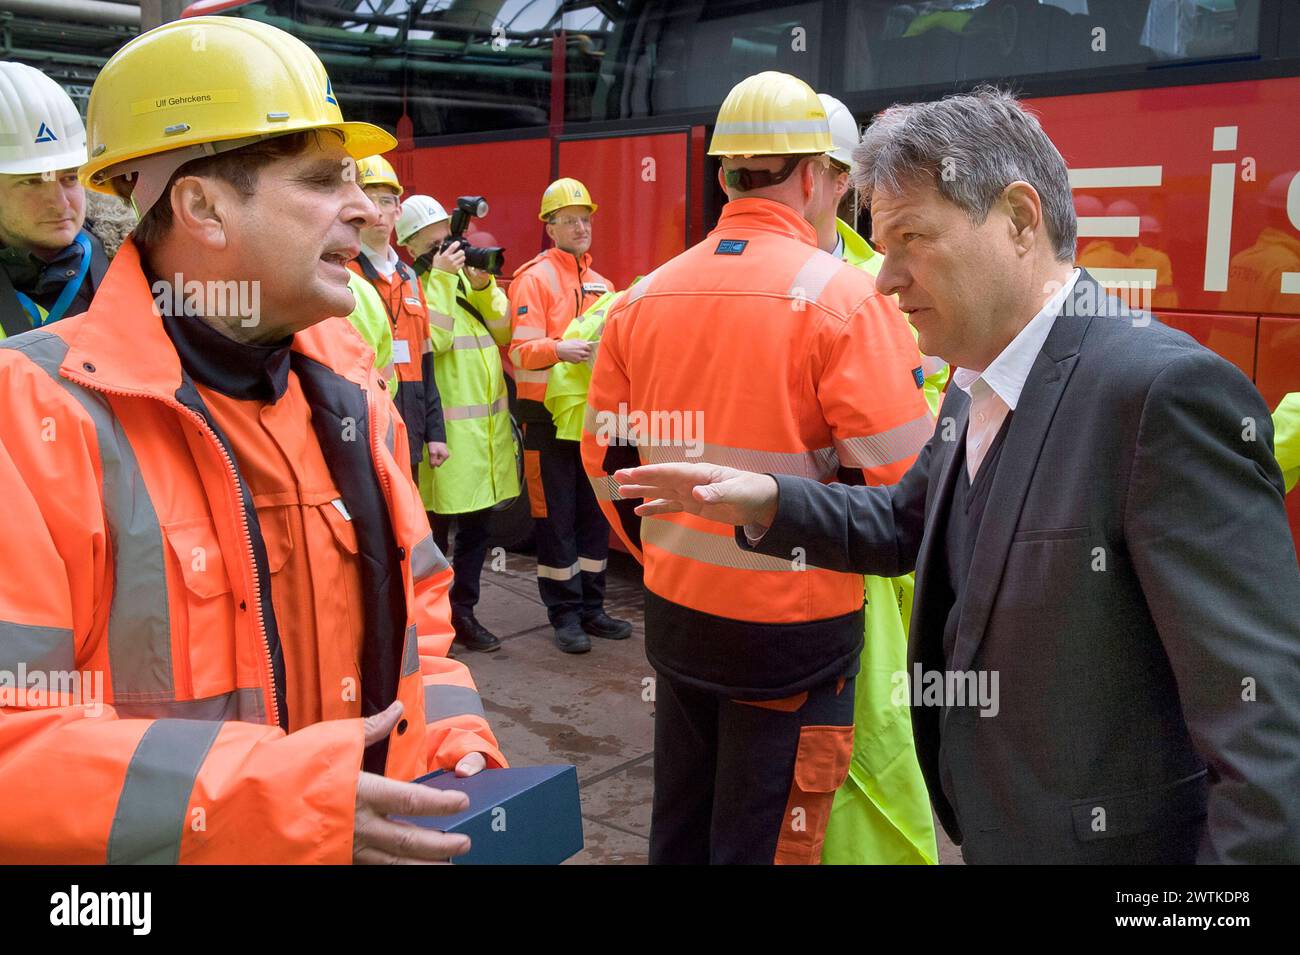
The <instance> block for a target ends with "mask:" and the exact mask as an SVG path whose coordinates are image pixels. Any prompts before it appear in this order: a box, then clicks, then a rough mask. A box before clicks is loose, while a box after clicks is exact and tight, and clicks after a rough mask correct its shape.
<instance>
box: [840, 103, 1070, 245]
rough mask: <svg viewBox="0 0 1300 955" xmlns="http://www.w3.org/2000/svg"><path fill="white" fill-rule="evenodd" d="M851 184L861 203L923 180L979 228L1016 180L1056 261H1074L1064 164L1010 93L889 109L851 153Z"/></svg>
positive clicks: (1030, 115)
mask: <svg viewBox="0 0 1300 955" xmlns="http://www.w3.org/2000/svg"><path fill="white" fill-rule="evenodd" d="M853 168H854V171H853V185H854V187H855V188H856V189H857V190H858V194H859V197H860V198H861V200H862V202H864V203H869V202H870V201H871V194H872V192H874V191H875V190H876V189H884V190H886V191H888V192H892V193H897V192H900V191H901V189H902V187H903V185H904V184H905V183H911V182H915V181H916V180H917V179H918V178H919V179H926V178H928V179H929V180H930V181H932V182H933V183H934V185H935V187H936V188H937V189H938V190H939V194H940V195H941V196H943V197H944V198H945V199H947V200H948V201H949V202H951V203H953V204H954V205H956V206H958V207H959V208H961V209H962V210H963V211H964V212H965V213H966V215H967V216H969V217H970V220H971V221H972V222H974V223H975V224H977V225H978V224H980V223H982V222H983V221H984V220H985V219H986V218H987V217H988V214H989V210H990V209H991V208H992V207H993V203H994V202H996V201H997V199H998V197H999V196H1000V195H1002V191H1003V190H1004V189H1005V188H1006V187H1007V186H1009V185H1010V184H1011V183H1013V182H1016V181H1017V180H1020V181H1024V182H1027V183H1029V184H1030V185H1031V186H1033V187H1034V189H1035V190H1036V191H1037V192H1038V195H1039V198H1040V199H1041V200H1042V203H1043V220H1044V223H1045V225H1046V227H1047V234H1048V237H1049V238H1050V239H1051V241H1052V246H1053V249H1054V251H1055V253H1056V258H1057V259H1058V260H1060V261H1062V262H1072V261H1074V246H1075V240H1076V237H1077V232H1078V227H1077V224H1076V222H1075V218H1074V201H1073V196H1072V195H1071V194H1070V179H1069V175H1068V174H1067V172H1066V168H1065V160H1064V159H1063V158H1062V157H1061V153H1060V152H1059V151H1058V150H1057V148H1056V146H1055V145H1053V143H1052V141H1051V140H1050V139H1048V138H1047V134H1046V133H1045V132H1043V127H1042V126H1040V125H1039V123H1038V119H1037V117H1035V116H1034V115H1033V113H1031V112H1029V110H1027V109H1025V107H1024V106H1022V105H1021V104H1020V101H1019V100H1017V99H1016V97H1015V96H1013V95H1012V94H1011V93H1008V92H1006V91H1005V90H1000V89H998V88H997V87H994V86H981V87H978V88H977V89H975V90H973V91H972V92H970V93H966V94H961V95H955V96H948V97H945V98H944V99H942V100H939V101H937V102H932V103H907V104H900V105H895V106H891V107H889V109H887V110H885V111H884V112H883V113H881V114H880V115H879V116H877V117H876V119H875V121H874V122H873V123H872V124H871V125H870V126H869V127H867V130H866V132H865V133H863V135H862V141H861V142H860V143H859V144H858V146H857V147H856V148H855V149H854V151H853Z"/></svg>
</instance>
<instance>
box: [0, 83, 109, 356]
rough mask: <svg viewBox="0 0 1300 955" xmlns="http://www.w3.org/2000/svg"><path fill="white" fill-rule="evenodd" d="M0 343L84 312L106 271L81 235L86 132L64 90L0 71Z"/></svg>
mask: <svg viewBox="0 0 1300 955" xmlns="http://www.w3.org/2000/svg"><path fill="white" fill-rule="evenodd" d="M0 128H3V129H5V130H7V131H12V132H10V133H9V134H8V135H6V136H4V137H0V338H6V337H9V336H12V335H18V334H21V333H22V332H25V331H28V330H29V329H31V328H34V327H38V326H41V325H47V324H49V323H51V322H56V321H58V320H59V319H60V318H63V317H64V316H67V315H76V314H78V313H80V312H84V311H85V310H86V309H87V308H88V307H89V305H90V300H91V298H92V297H93V296H94V294H95V289H96V288H98V287H99V283H100V280H101V279H103V277H104V273H105V272H106V271H107V270H108V259H107V258H106V257H105V255H104V248H103V245H102V244H101V243H100V241H99V239H98V238H97V237H96V236H95V235H94V234H93V233H91V232H90V231H88V230H87V229H85V228H84V226H85V220H86V193H85V190H84V189H83V188H82V186H81V183H80V182H78V181H77V167H78V166H80V165H81V164H82V163H84V162H85V161H86V128H85V126H84V125H83V124H82V122H81V115H80V114H79V113H78V112H77V107H76V106H75V105H74V104H73V102H72V100H71V99H69V98H68V94H67V93H65V92H64V91H63V88H62V87H60V86H59V84H58V83H55V82H54V80H52V79H50V78H49V77H48V76H46V75H45V74H44V73H42V72H41V71H40V70H36V69H33V68H32V67H30V66H27V65H25V64H23V63H0Z"/></svg>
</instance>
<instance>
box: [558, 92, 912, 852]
mask: <svg viewBox="0 0 1300 955" xmlns="http://www.w3.org/2000/svg"><path fill="white" fill-rule="evenodd" d="M832 145H833V144H832V140H831V135H830V128H829V124H828V122H827V118H826V110H825V108H824V107H823V106H822V104H821V102H820V101H819V100H818V98H817V94H816V93H814V92H813V90H812V89H811V88H810V87H809V86H808V84H807V83H805V82H803V80H800V79H799V78H797V77H795V76H791V75H789V74H785V73H777V72H765V73H759V74H756V75H754V76H750V77H748V78H746V79H745V80H742V81H741V82H740V83H738V84H737V85H736V86H735V87H734V88H733V89H732V90H731V92H730V93H729V94H728V95H727V98H726V100H724V102H723V104H722V107H721V109H720V110H719V111H718V121H717V125H716V126H715V128H714V132H713V141H712V143H711V144H710V147H709V152H710V154H711V155H714V156H718V157H720V163H721V169H720V180H721V185H722V187H723V188H724V189H725V190H726V192H727V197H728V201H727V204H726V205H725V206H724V207H723V211H722V217H721V218H720V219H719V221H718V225H717V227H716V228H715V229H714V230H713V231H712V232H711V233H710V234H709V237H708V238H707V239H705V240H704V241H703V242H701V243H699V244H698V245H696V246H694V247H693V248H690V249H688V250H687V251H686V252H684V253H682V254H681V255H679V256H677V257H676V258H673V259H671V260H669V261H668V262H667V263H665V264H663V265H661V266H660V267H659V268H657V269H656V270H655V271H653V272H651V273H650V275H648V276H646V278H645V279H643V280H642V281H640V282H638V283H637V284H636V285H634V286H633V287H632V288H631V289H629V290H628V292H627V293H626V294H625V295H624V296H622V298H621V299H620V301H619V302H618V303H617V304H615V305H614V306H613V307H612V308H611V309H610V312H609V315H608V318H607V319H606V323H605V329H604V331H603V333H602V334H601V339H600V353H599V354H600V357H599V359H598V360H597V362H596V367H595V369H594V370H593V372H592V378H591V387H590V390H589V392H588V399H587V403H588V408H587V422H586V425H585V429H584V434H583V441H582V446H583V463H584V464H585V465H586V472H587V475H588V476H589V478H590V479H591V481H592V484H593V486H594V487H595V488H596V489H598V491H599V493H600V495H601V498H602V504H603V505H604V506H605V507H606V514H608V515H609V519H610V520H611V521H612V522H616V523H615V529H616V530H617V531H618V532H619V533H620V534H625V535H626V537H625V540H626V542H627V544H628V547H629V549H630V550H631V551H632V552H633V553H634V554H636V555H637V556H638V557H639V558H643V560H644V564H645V586H646V590H647V595H646V616H645V619H646V624H645V631H646V657H647V658H648V659H649V661H650V663H651V665H652V666H653V667H654V669H655V673H656V680H655V759H654V775H655V794H654V808H653V812H652V818H651V824H650V861H651V862H664V863H688V864H695V863H705V862H708V863H788V864H815V863H817V862H819V861H821V858H822V844H823V838H824V834H825V831H826V823H827V819H828V818H829V816H830V813H831V808H832V803H833V801H834V796H835V792H836V790H838V789H839V788H840V787H841V786H842V785H843V784H844V781H845V779H846V777H847V775H848V772H849V765H850V759H851V756H852V752H853V738H854V692H855V676H856V674H857V672H858V668H859V657H860V654H861V651H862V640H863V632H864V619H863V588H862V577H861V576H860V575H859V576H853V575H851V574H844V573H838V572H833V571H827V570H822V569H818V568H816V567H813V566H811V565H809V564H806V562H804V561H803V560H802V559H801V556H800V555H799V554H798V553H795V552H791V553H790V554H788V555H785V556H784V557H780V558H772V559H765V560H760V561H753V560H750V559H748V555H746V554H743V553H742V552H741V551H739V550H738V549H737V548H736V547H735V546H734V544H733V541H732V540H731V539H729V537H728V536H726V535H724V534H722V533H719V531H720V530H721V529H720V528H716V527H714V526H711V525H710V524H709V523H708V522H706V521H701V520H698V519H696V518H694V517H693V516H691V515H689V514H671V515H666V516H664V517H656V518H654V519H651V520H645V521H642V522H641V525H640V530H639V534H637V535H636V536H633V535H634V534H635V533H636V532H635V531H633V530H632V529H631V528H630V526H629V524H628V523H625V522H624V521H623V519H622V518H623V515H622V513H620V512H619V510H618V509H617V508H616V507H615V506H614V500H613V498H615V497H616V496H617V495H616V494H614V491H615V485H614V480H613V473H614V471H615V470H616V469H618V468H620V467H622V466H625V464H636V463H637V460H638V457H639V458H640V461H641V462H642V463H646V464H652V463H658V462H685V461H698V462H701V463H702V464H707V466H708V467H717V466H719V465H730V466H734V465H735V464H736V463H738V462H745V463H746V465H747V466H749V467H752V468H754V469H755V470H758V471H771V472H775V473H780V474H798V475H803V476H807V477H813V478H816V479H819V480H822V481H829V480H832V479H834V478H835V477H837V476H838V475H840V474H841V473H842V472H843V473H844V474H845V476H846V477H851V479H854V480H856V481H858V482H863V481H866V482H870V483H882V482H888V481H890V480H892V479H896V478H897V477H899V476H901V475H902V474H903V473H904V472H905V471H906V469H907V467H908V465H909V464H910V463H911V462H912V461H913V460H914V459H915V457H916V453H917V452H918V451H919V450H920V449H921V448H922V447H923V446H924V445H925V442H926V440H927V439H928V438H929V437H930V434H931V433H932V432H933V428H934V422H933V418H932V416H931V414H930V412H929V409H928V407H927V406H926V403H925V399H924V398H923V397H922V394H921V390H920V389H921V382H920V381H919V380H917V378H916V377H915V376H914V374H913V369H915V368H917V366H918V365H919V364H920V358H919V355H918V352H917V348H916V341H915V339H914V338H913V337H912V334H911V332H910V331H908V329H907V327H906V325H905V323H904V322H903V320H902V318H901V317H900V316H899V314H898V308H897V306H896V305H895V304H894V301H893V299H891V298H889V297H887V296H884V295H881V294H879V293H878V292H877V291H876V288H875V285H874V283H873V282H872V280H871V277H870V276H868V275H867V274H865V273H864V272H862V271H860V270H858V269H855V268H853V267H851V266H850V265H848V264H847V263H845V262H844V261H842V260H841V259H838V258H836V257H835V256H833V255H831V254H829V253H827V252H825V251H823V250H822V249H820V248H818V242H817V230H816V228H815V226H814V223H813V220H814V219H815V218H817V216H818V215H819V214H820V213H821V212H822V211H824V210H827V209H829V210H830V211H831V212H832V213H833V211H834V209H835V204H836V202H837V196H836V195H835V186H836V177H837V173H836V172H835V170H834V167H833V164H832V162H831V160H830V157H829V156H828V155H827V154H828V153H829V152H830V151H831V149H832ZM633 445H634V446H635V447H633ZM873 636H874V634H873Z"/></svg>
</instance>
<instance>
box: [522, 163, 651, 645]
mask: <svg viewBox="0 0 1300 955" xmlns="http://www.w3.org/2000/svg"><path fill="white" fill-rule="evenodd" d="M595 212H596V203H595V202H593V201H592V199H591V193H590V192H588V191H587V187H586V186H584V185H583V184H582V183H581V182H579V181H578V180H577V179H557V180H555V182H553V183H551V184H550V185H549V186H547V187H546V192H544V193H543V194H542V207H541V211H540V213H539V214H538V218H539V219H541V220H542V221H543V222H545V223H546V234H547V235H548V236H549V237H550V239H551V241H552V242H553V243H554V246H553V247H552V248H549V249H547V250H546V251H545V252H542V253H541V254H540V255H537V256H535V257H534V258H532V259H531V260H529V261H528V262H525V263H524V264H523V265H521V266H520V267H519V268H518V269H516V270H515V273H514V277H513V280H512V281H511V283H510V315H511V322H512V333H511V340H510V360H511V361H512V362H513V363H514V368H515V383H516V385H517V387H518V395H519V416H520V418H521V419H522V421H523V428H524V469H525V476H526V479H527V482H528V496H529V501H530V503H531V505H532V512H533V517H534V518H536V521H535V524H536V528H537V589H538V591H539V592H540V593H541V596H542V602H543V603H545V604H546V613H547V616H548V617H549V618H550V621H551V626H552V627H554V628H555V645H556V646H557V647H559V648H560V650H562V651H564V652H565V653H586V652H587V651H588V650H590V649H591V640H590V639H589V637H603V638H605V639H607V640H625V639H627V638H628V637H630V636H631V635H632V625H631V624H630V623H628V622H627V621H626V620H617V619H615V618H614V617H611V616H609V614H607V613H605V568H606V566H607V565H608V562H609V525H608V524H607V523H606V521H605V518H604V516H603V515H602V514H601V511H600V505H599V504H598V503H597V502H596V498H595V496H594V495H593V493H592V490H591V486H590V485H589V484H588V483H587V479H586V478H585V477H584V476H583V471H582V455H581V451H580V449H579V445H578V442H577V441H568V440H565V439H564V438H561V437H559V436H558V435H557V434H556V433H555V422H554V420H552V418H551V413H550V412H549V411H547V410H546V385H547V382H548V381H549V380H550V369H551V367H552V366H554V365H555V364H557V363H558V362H580V361H591V360H592V358H593V356H594V354H595V353H594V350H593V349H592V345H591V342H587V341H582V340H581V339H569V340H565V339H564V332H565V330H566V329H567V328H568V327H569V323H570V322H572V321H573V320H574V319H575V318H577V317H578V316H579V315H581V314H582V313H583V312H585V311H586V310H587V309H588V308H590V307H591V306H592V305H594V304H595V303H596V302H597V301H598V300H599V299H600V297H601V296H602V295H604V294H606V293H607V292H611V291H613V290H614V286H613V284H612V283H610V282H609V281H608V280H607V279H606V278H605V277H604V276H603V275H601V274H600V273H599V272H597V271H596V270H595V269H594V268H593V267H592V264H591V236H592V231H591V218H592V216H593V215H594V214H595Z"/></svg>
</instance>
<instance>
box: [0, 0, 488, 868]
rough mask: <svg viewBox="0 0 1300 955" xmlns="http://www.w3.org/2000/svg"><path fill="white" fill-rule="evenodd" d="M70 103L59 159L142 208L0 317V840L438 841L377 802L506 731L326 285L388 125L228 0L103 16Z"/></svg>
mask: <svg viewBox="0 0 1300 955" xmlns="http://www.w3.org/2000/svg"><path fill="white" fill-rule="evenodd" d="M87 128H88V145H89V147H90V160H89V162H88V163H87V164H86V165H85V166H84V167H83V168H82V170H81V177H82V181H83V182H84V183H85V184H87V185H89V186H91V187H92V188H95V189H98V190H101V191H113V192H116V193H118V194H120V195H123V196H127V197H129V198H130V201H131V202H132V204H133V205H134V206H135V208H136V210H137V212H138V213H139V214H140V215H141V216H142V218H141V221H140V223H139V225H138V226H137V227H136V229H135V233H134V235H133V237H132V239H131V240H130V241H128V242H127V243H125V244H124V245H123V246H122V248H121V249H120V250H119V252H118V254H117V256H116V258H114V260H113V263H112V265H111V266H110V268H109V271H108V274H107V275H106V276H105V279H104V283H103V285H102V286H101V287H100V288H99V290H98V292H97V293H96V296H95V300H94V302H93V303H92V305H91V307H90V309H89V311H87V312H86V313H84V314H82V315H78V316H76V317H73V318H70V319H64V320H62V321H60V322H58V323H56V324H54V325H51V326H49V327H48V328H42V329H37V330H33V331H30V332H27V333H26V334H23V335H19V336H17V337H16V338H12V339H10V340H8V341H7V342H4V343H3V344H2V345H0V401H3V403H4V406H5V407H6V409H7V411H8V414H7V415H5V416H3V417H2V418H0V498H3V500H4V501H5V520H6V524H7V533H6V534H5V535H3V537H0V561H3V562H4V564H5V566H6V567H8V568H9V569H10V570H9V572H8V573H7V574H5V575H4V576H3V579H0V669H5V670H16V671H18V672H25V673H28V674H41V675H44V677H45V679H44V680H41V681H39V684H38V685H40V686H43V687H46V688H48V692H44V693H42V694H41V695H39V696H32V695H31V694H29V693H25V692H24V693H20V694H15V693H13V692H6V693H5V694H3V695H0V706H3V707H4V710H3V718H0V855H2V856H3V857H4V858H5V859H7V860H9V861H14V862H29V863H30V862H64V863H68V862H75V863H87V862H96V861H98V862H105V861H107V862H150V863H157V862H164V863H165V862H219V863H247V862H276V863H305V862H348V861H350V860H351V861H355V862H367V863H368V862H395V861H431V860H439V859H447V858H449V857H451V856H454V855H457V854H459V853H460V852H463V851H464V849H465V848H466V845H467V843H466V840H465V839H464V838H463V837H460V836H454V835H447V834H442V833H437V832H434V831H431V830H425V829H413V828H412V827H410V826H409V825H405V824H401V823H398V822H396V821H394V820H392V819H390V818H389V814H390V813H398V812H401V813H406V814H414V815H426V814H440V813H446V812H449V811H456V810H459V809H461V808H464V806H465V805H466V804H467V803H466V800H465V799H464V797H463V796H462V795H459V794H452V793H448V792H443V791H439V790H434V789H430V788H427V787H424V786H419V785H415V784H412V783H409V782H407V780H411V779H413V778H414V777H416V776H418V775H421V774H423V773H427V772H429V771H430V770H433V769H444V770H454V771H455V772H456V773H457V774H460V775H466V774H471V773H474V772H477V771H478V770H479V769H481V768H483V767H484V766H485V765H489V764H491V765H496V766H500V765H503V764H504V758H503V756H502V755H501V753H500V750H499V749H498V747H497V744H496V740H495V738H494V737H493V735H492V732H491V730H490V729H489V728H488V725H487V722H486V721H485V719H484V717H483V707H482V704H481V702H480V701H479V699H478V694H477V693H476V691H475V689H474V684H473V681H472V680H471V678H470V675H469V672H468V671H467V670H466V669H465V667H464V666H463V665H461V664H460V663H457V662H455V661H452V660H450V659H448V658H447V655H446V654H447V649H448V647H449V645H450V643H451V639H452V629H451V625H450V620H449V616H450V615H449V607H448V602H447V590H448V587H449V586H450V583H451V576H452V575H451V570H450V568H449V567H448V566H447V563H446V561H445V560H444V559H443V557H442V554H441V553H440V552H439V551H438V548H437V547H436V546H435V544H434V542H433V539H432V537H431V536H430V534H429V528H428V524H427V522H426V521H425V518H424V510H423V508H422V507H421V506H420V498H419V494H418V492H417V490H416V488H415V485H414V484H413V483H412V481H411V478H410V476H409V474H408V472H407V437H406V427H405V425H404V424H403V423H402V421H401V419H400V418H399V417H398V415H397V414H396V412H395V409H394V407H393V404H392V402H391V400H389V398H388V396H387V394H386V392H385V390H384V386H383V382H382V381H381V379H380V377H379V375H378V374H377V373H376V371H375V369H374V367H373V363H372V356H371V353H370V351H369V349H367V348H366V346H365V344H364V342H363V341H362V340H361V338H360V337H359V336H358V335H357V334H356V333H355V331H354V330H353V329H352V327H351V326H350V325H349V324H348V323H347V321H346V319H344V318H330V316H345V315H347V314H348V313H349V312H350V311H351V310H352V307H353V298H352V294H351V292H350V291H349V288H348V275H349V273H348V269H347V263H348V262H349V261H350V260H351V259H353V258H354V257H355V256H356V255H357V254H358V252H359V251H360V245H359V238H358V236H359V231H360V229H362V228H364V227H366V226H368V225H373V224H374V221H375V218H374V205H373V204H372V203H371V202H370V200H369V199H367V198H366V196H365V194H364V193H363V192H362V191H361V189H360V188H359V187H358V185H357V183H356V181H355V179H356V177H355V162H356V160H357V159H358V158H362V157H365V156H370V155H373V154H375V153H378V152H383V151H384V150H387V149H390V148H392V147H393V146H394V145H395V141H394V139H393V138H392V137H391V136H390V135H389V134H388V133H386V132H384V131H383V130H381V129H379V128H378V127H375V126H371V125H369V124H366V123H348V122H344V120H343V116H342V114H341V113H340V111H339V108H338V104H337V102H336V99H335V97H334V94H333V90H332V88H331V86H330V80H329V77H328V76H327V74H326V72H325V69H324V67H323V66H322V64H321V62H320V60H319V59H318V58H317V57H316V55H315V54H314V53H312V52H311V50H310V49H308V48H307V46H305V45H304V44H303V43H302V42H301V41H299V40H297V39H296V38H294V37H292V36H291V35H289V34H287V33H285V32H283V31H281V30H278V29H276V28H274V27H272V26H269V25H267V24H264V23H260V22H256V21H252V20H241V19H233V18H225V17H210V18H206V17H205V18H196V19H192V20H182V21H179V22H174V23H169V24H166V25H164V26H161V27H159V28H157V29H155V30H151V31H149V32H147V33H144V34H141V35H140V36H139V37H137V38H135V39H133V40H131V41H130V42H129V43H127V44H126V45H125V46H124V47H123V48H122V49H121V50H119V51H118V52H117V54H115V55H114V56H113V57H112V58H111V59H110V60H109V61H108V63H106V64H105V66H104V68H103V70H102V71H101V72H100V74H99V77H98V79H97V81H96V83H95V86H94V89H93V90H92V92H91V97H90V107H89V112H88V120H87ZM160 315H161V317H160ZM56 681H57V682H56ZM55 687H57V688H58V689H57V690H55V689H53V688H55Z"/></svg>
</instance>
